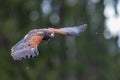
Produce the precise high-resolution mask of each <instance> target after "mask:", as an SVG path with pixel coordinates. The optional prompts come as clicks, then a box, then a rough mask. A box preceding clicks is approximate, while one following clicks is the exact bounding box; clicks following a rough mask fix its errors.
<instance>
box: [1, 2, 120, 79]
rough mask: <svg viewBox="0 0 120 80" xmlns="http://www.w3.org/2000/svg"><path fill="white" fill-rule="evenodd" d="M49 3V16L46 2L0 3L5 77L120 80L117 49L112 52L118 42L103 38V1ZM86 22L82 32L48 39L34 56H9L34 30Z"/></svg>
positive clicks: (3, 71)
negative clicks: (84, 29) (13, 48)
mask: <svg viewBox="0 0 120 80" xmlns="http://www.w3.org/2000/svg"><path fill="white" fill-rule="evenodd" d="M46 1H51V2H50V4H51V9H52V10H51V11H50V12H49V13H48V14H45V13H43V11H42V7H41V3H42V2H43V0H41V1H39V0H1V1H0V80H120V76H119V74H120V62H119V61H120V60H119V54H118V50H117V49H116V51H115V52H114V53H112V54H114V55H111V53H110V47H109V46H111V45H115V43H114V42H115V40H108V41H107V40H106V39H104V36H103V32H104V28H105V26H104V23H105V17H104V15H103V11H104V0H98V2H97V3H92V2H91V0H46ZM70 1H73V2H72V3H71V2H70ZM74 1H77V2H74ZM115 1H117V0H115ZM115 3H116V2H115ZM90 4H91V5H90ZM47 5H48V4H47ZM47 5H46V6H47ZM93 7H94V8H93ZM116 13H117V12H116ZM53 14H57V17H55V16H54V15H53ZM52 15H53V16H54V17H55V18H54V17H52V20H53V19H55V20H53V23H52V22H51V21H50V18H51V16H52ZM98 16H99V18H98ZM57 19H58V23H55V22H54V21H56V20H57ZM81 24H88V28H87V30H86V32H84V33H83V34H81V36H79V37H76V38H73V37H66V36H63V35H57V36H55V38H54V39H52V40H51V41H48V42H45V41H43V42H41V44H40V46H39V52H40V54H39V56H38V57H36V58H34V59H29V60H23V61H14V60H13V59H12V57H11V55H10V54H11V53H10V50H11V47H12V46H13V45H14V44H15V43H16V42H17V41H19V40H20V39H21V38H23V37H24V35H25V34H26V33H27V32H28V31H29V30H31V29H35V28H48V27H54V28H59V27H64V26H74V25H81ZM96 33H97V34H96ZM114 47H115V48H116V45H115V46H114Z"/></svg>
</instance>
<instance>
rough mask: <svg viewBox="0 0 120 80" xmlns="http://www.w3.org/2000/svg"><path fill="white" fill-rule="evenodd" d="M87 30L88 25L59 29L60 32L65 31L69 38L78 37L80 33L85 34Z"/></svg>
mask: <svg viewBox="0 0 120 80" xmlns="http://www.w3.org/2000/svg"><path fill="white" fill-rule="evenodd" d="M86 28H87V25H86V24H84V25H80V26H74V27H65V28H59V30H61V31H64V32H65V33H66V34H67V35H69V36H78V35H80V33H82V32H84V31H85V30H86Z"/></svg>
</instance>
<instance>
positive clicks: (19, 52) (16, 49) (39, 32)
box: [11, 24, 87, 60]
mask: <svg viewBox="0 0 120 80" xmlns="http://www.w3.org/2000/svg"><path fill="white" fill-rule="evenodd" d="M86 26H87V25H86V24H84V25H81V26H74V27H65V28H59V29H55V28H48V29H34V30H31V31H30V32H28V34H27V35H25V37H24V38H23V39H22V40H20V41H19V42H18V43H17V44H15V45H14V46H13V47H12V49H11V55H12V57H13V59H14V60H22V59H26V58H32V57H35V56H37V55H38V54H39V52H38V49H37V47H38V45H39V43H40V42H41V41H42V40H50V39H51V38H53V37H54V35H55V33H57V34H63V35H69V36H78V35H80V33H82V32H84V31H85V30H86Z"/></svg>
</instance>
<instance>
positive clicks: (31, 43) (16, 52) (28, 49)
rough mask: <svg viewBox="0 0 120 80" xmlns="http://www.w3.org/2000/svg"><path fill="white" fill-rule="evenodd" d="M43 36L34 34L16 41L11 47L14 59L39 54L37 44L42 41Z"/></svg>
mask: <svg viewBox="0 0 120 80" xmlns="http://www.w3.org/2000/svg"><path fill="white" fill-rule="evenodd" d="M41 40H42V37H40V36H34V37H31V38H30V39H27V40H26V38H23V39H22V40H20V41H19V42H18V43H16V44H15V45H14V46H13V47H12V49H11V55H12V57H13V59H14V60H22V59H26V58H31V57H35V56H37V55H38V54H39V52H38V49H37V46H38V44H39V43H40V42H41Z"/></svg>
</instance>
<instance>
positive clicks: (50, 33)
mask: <svg viewBox="0 0 120 80" xmlns="http://www.w3.org/2000/svg"><path fill="white" fill-rule="evenodd" d="M37 34H39V35H42V36H43V40H49V39H51V38H53V37H54V32H53V31H51V30H48V29H43V30H41V31H38V32H37Z"/></svg>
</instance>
